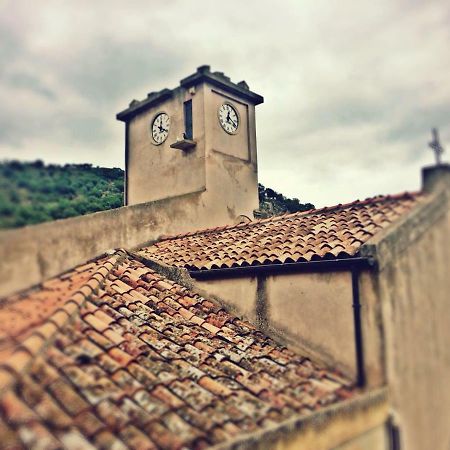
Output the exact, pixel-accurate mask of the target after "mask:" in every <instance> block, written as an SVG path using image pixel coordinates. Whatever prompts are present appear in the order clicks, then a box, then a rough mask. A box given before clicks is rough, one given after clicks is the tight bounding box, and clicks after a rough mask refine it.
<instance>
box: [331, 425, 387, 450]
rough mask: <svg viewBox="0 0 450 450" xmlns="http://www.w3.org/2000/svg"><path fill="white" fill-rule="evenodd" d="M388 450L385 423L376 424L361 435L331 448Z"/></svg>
mask: <svg viewBox="0 0 450 450" xmlns="http://www.w3.org/2000/svg"><path fill="white" fill-rule="evenodd" d="M369 449H370V450H388V449H389V438H388V434H387V430H386V425H385V424H382V425H378V426H377V427H375V428H372V429H371V430H369V431H367V432H366V433H364V434H362V435H361V436H357V437H356V438H353V439H350V440H349V441H347V442H345V443H344V444H342V445H339V446H338V447H335V448H334V449H333V450H369Z"/></svg>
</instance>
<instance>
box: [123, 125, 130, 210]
mask: <svg viewBox="0 0 450 450" xmlns="http://www.w3.org/2000/svg"><path fill="white" fill-rule="evenodd" d="M129 168H130V123H129V122H125V173H124V183H123V184H124V193H123V194H124V195H123V205H124V206H128V187H129V186H128V184H129V181H128V170H129Z"/></svg>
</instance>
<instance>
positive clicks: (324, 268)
mask: <svg viewBox="0 0 450 450" xmlns="http://www.w3.org/2000/svg"><path fill="white" fill-rule="evenodd" d="M375 267H376V261H375V260H374V259H373V258H370V257H356V258H341V259H326V260H320V261H302V262H294V263H284V264H282V263H277V264H264V265H260V266H241V267H224V268H220V269H208V270H189V275H190V276H191V277H192V278H194V279H196V280H209V279H214V278H235V277H251V276H257V275H262V274H266V275H275V274H284V273H298V272H305V273H307V272H334V271H345V270H354V269H355V268H358V269H360V270H361V269H373V268H375Z"/></svg>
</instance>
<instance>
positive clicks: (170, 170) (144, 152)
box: [127, 85, 206, 205]
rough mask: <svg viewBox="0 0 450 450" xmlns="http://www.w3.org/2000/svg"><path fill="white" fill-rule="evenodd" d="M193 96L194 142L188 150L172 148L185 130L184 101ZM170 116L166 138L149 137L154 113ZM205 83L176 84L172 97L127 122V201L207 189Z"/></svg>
mask: <svg viewBox="0 0 450 450" xmlns="http://www.w3.org/2000/svg"><path fill="white" fill-rule="evenodd" d="M186 100H192V117H193V133H194V139H195V140H196V141H197V145H196V147H195V148H194V149H192V150H189V151H182V150H178V149H173V148H171V147H170V145H171V144H173V143H174V142H176V141H177V140H181V139H182V134H183V132H184V126H185V125H184V110H183V103H184V102H185V101H186ZM161 112H165V113H166V114H168V115H169V117H170V128H169V135H168V137H167V139H166V140H165V141H164V142H163V143H162V144H160V145H157V144H155V142H154V141H153V139H152V134H151V125H152V123H153V119H154V118H155V116H156V115H157V114H159V113H161ZM204 121H205V113H204V86H203V85H201V86H198V87H197V88H195V89H192V90H185V89H182V88H178V89H175V90H174V94H173V97H172V98H169V99H167V100H166V101H165V102H164V103H162V104H159V105H156V106H154V107H152V108H150V109H148V110H146V111H144V112H142V113H141V114H139V115H137V116H135V117H134V118H133V119H132V120H131V121H130V123H129V134H128V135H129V138H128V139H129V142H128V152H129V153H128V165H127V190H128V204H130V205H133V204H136V203H143V202H149V201H153V200H160V199H164V198H168V197H173V196H177V195H181V194H187V193H191V192H196V191H200V190H204V189H206V178H205V139H204V137H205V133H204V130H205V122H204Z"/></svg>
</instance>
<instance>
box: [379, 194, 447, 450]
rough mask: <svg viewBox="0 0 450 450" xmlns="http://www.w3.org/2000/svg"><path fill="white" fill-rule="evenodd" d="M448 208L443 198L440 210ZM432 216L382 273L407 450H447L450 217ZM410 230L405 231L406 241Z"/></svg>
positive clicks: (391, 366) (394, 390) (391, 376)
mask: <svg viewBox="0 0 450 450" xmlns="http://www.w3.org/2000/svg"><path fill="white" fill-rule="evenodd" d="M445 207H447V208H448V203H447V205H446V204H445V200H444V199H441V200H440V202H438V203H437V204H436V205H435V210H436V209H440V210H442V208H445ZM427 217H428V219H429V220H434V223H428V229H427V230H426V232H424V233H422V234H421V235H420V236H414V241H413V242H411V243H410V244H409V245H408V246H407V247H406V248H404V249H403V250H402V251H401V252H399V253H398V254H396V255H394V256H392V257H391V258H390V260H389V262H387V263H386V264H385V265H383V267H382V271H381V272H380V291H381V296H382V306H383V316H384V322H385V324H386V325H385V328H386V336H387V342H386V357H387V374H388V382H389V386H390V390H391V397H392V404H393V407H394V408H395V410H396V412H397V419H398V425H399V427H400V433H401V440H402V444H403V445H404V447H403V446H402V448H405V449H407V450H422V449H425V448H430V449H431V448H432V449H434V450H448V448H449V445H450V427H449V424H450V387H449V380H450V294H449V293H450V213H449V212H448V210H447V212H446V214H442V215H441V216H440V217H439V216H438V214H437V212H436V211H434V214H433V211H431V210H430V211H429V214H427ZM422 222H423V221H422ZM409 231H411V233H414V230H408V229H403V230H401V233H402V238H403V240H405V239H406V238H407V235H408V232H409Z"/></svg>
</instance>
